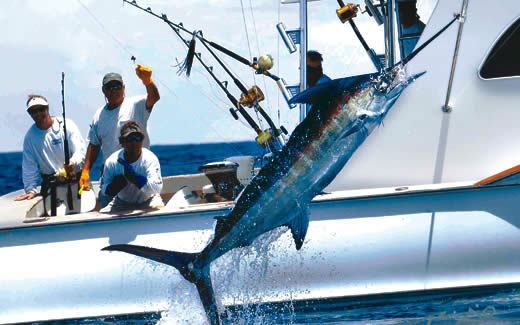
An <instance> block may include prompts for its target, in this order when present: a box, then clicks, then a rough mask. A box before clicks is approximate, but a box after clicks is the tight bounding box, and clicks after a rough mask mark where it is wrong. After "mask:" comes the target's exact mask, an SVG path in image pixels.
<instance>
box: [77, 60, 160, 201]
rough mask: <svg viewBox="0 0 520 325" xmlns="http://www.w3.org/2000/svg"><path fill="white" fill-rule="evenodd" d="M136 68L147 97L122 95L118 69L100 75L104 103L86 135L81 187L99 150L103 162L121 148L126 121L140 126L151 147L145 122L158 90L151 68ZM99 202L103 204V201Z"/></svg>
mask: <svg viewBox="0 0 520 325" xmlns="http://www.w3.org/2000/svg"><path fill="white" fill-rule="evenodd" d="M135 71H136V74H137V76H138V77H139V79H141V81H142V82H143V84H144V85H145V87H146V92H147V96H146V97H144V96H138V97H125V84H124V83H123V78H122V77H121V75H120V74H118V73H113V72H111V73H107V74H106V75H105V76H104V77H103V83H102V91H103V94H104V95H105V98H106V101H107V103H106V105H105V106H103V107H101V108H100V109H99V110H98V111H97V112H96V114H95V115H94V118H93V120H92V123H91V124H90V130H89V133H88V137H87V140H88V142H89V145H88V148H87V154H86V157H85V165H84V166H83V170H82V172H81V178H80V181H79V184H80V186H81V187H84V188H88V181H89V178H90V168H91V167H92V165H94V162H95V161H96V159H97V157H98V155H99V151H100V150H102V151H103V163H104V162H106V160H107V158H108V157H109V156H110V155H111V154H112V153H114V152H116V151H117V150H119V149H121V146H120V142H119V130H120V129H121V126H122V125H123V124H124V123H125V122H126V121H130V120H133V121H136V122H137V123H139V125H141V126H142V130H143V135H144V143H143V145H144V146H145V147H146V148H149V147H150V140H149V137H148V132H147V124H148V118H149V117H150V113H151V112H152V108H153V106H154V104H155V103H156V102H157V101H158V100H159V99H160V96H159V90H158V89H157V86H156V85H155V84H154V83H153V81H152V70H150V69H149V68H147V67H144V66H141V65H137V68H136V69H135ZM100 198H101V197H100ZM101 203H102V205H103V202H101Z"/></svg>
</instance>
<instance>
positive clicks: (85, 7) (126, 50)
mask: <svg viewBox="0 0 520 325" xmlns="http://www.w3.org/2000/svg"><path fill="white" fill-rule="evenodd" d="M76 1H78V3H79V4H80V5H81V6H82V7H83V8H84V9H85V11H86V12H87V13H88V14H89V16H90V17H91V18H92V19H93V20H94V21H95V22H96V23H97V24H98V25H99V26H100V27H101V29H102V30H103V32H104V33H105V34H107V35H108V36H109V37H110V38H112V40H113V41H114V42H115V43H116V44H117V45H118V46H119V47H120V48H121V49H122V50H123V51H125V52H126V53H128V54H129V55H130V57H131V58H133V59H134V60H135V56H134V55H133V53H132V52H130V51H129V50H128V48H126V47H125V46H124V45H123V43H122V42H121V41H119V40H118V39H117V38H116V37H115V36H114V35H113V34H111V33H110V32H109V31H108V29H107V28H106V27H105V26H104V25H103V24H102V23H101V21H100V20H99V19H98V18H97V17H96V16H95V15H94V14H93V13H92V12H91V11H90V10H89V9H88V7H87V6H86V5H85V4H83V3H82V2H81V0H76ZM156 74H157V73H156ZM154 80H156V81H157V82H159V83H160V84H161V85H162V86H163V87H164V88H166V89H167V90H168V91H169V92H170V93H171V94H172V95H173V96H174V97H175V98H176V99H177V100H178V101H180V102H182V104H183V105H184V106H185V107H190V106H189V105H187V104H186V102H184V100H182V98H181V97H180V96H178V95H177V94H176V93H175V91H173V89H171V88H170V87H168V86H167V85H166V84H165V83H164V82H163V81H162V80H161V79H159V78H157V77H155V78H154ZM185 110H186V109H185ZM186 111H191V112H195V114H196V115H197V116H198V118H199V120H205V119H203V118H202V116H201V115H200V113H198V112H197V110H191V109H190V110H186ZM241 122H242V121H241ZM242 123H243V122H242ZM208 124H209V127H210V128H211V129H212V130H213V131H214V132H215V133H216V134H217V135H218V136H219V137H221V138H223V139H227V140H228V141H229V142H231V140H230V139H229V138H228V137H225V136H223V135H222V134H220V132H219V131H217V129H216V128H215V127H214V126H213V124H211V123H208ZM231 147H232V148H233V150H234V151H236V152H237V153H240V151H239V150H238V149H236V148H234V147H233V146H231Z"/></svg>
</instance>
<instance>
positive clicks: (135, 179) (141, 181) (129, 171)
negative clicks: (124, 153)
mask: <svg viewBox="0 0 520 325" xmlns="http://www.w3.org/2000/svg"><path fill="white" fill-rule="evenodd" d="M117 162H118V163H120V164H121V165H123V167H124V168H125V177H126V178H127V179H128V180H129V181H130V183H132V184H134V185H135V186H137V187H138V188H142V187H143V186H145V185H146V183H148V179H147V178H146V177H145V176H141V175H137V173H136V172H135V170H134V168H133V167H132V165H130V164H129V163H128V162H127V161H126V160H124V159H121V158H119V159H117Z"/></svg>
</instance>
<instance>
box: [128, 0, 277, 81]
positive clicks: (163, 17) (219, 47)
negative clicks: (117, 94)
mask: <svg viewBox="0 0 520 325" xmlns="http://www.w3.org/2000/svg"><path fill="white" fill-rule="evenodd" d="M123 2H126V3H128V4H130V5H132V6H134V7H136V8H139V9H141V10H143V11H145V12H147V13H149V14H150V15H152V16H155V17H157V18H159V19H161V20H163V21H164V22H166V23H168V24H169V25H171V26H174V27H175V28H177V29H180V30H182V31H183V32H186V33H188V34H191V35H194V34H195V32H192V31H190V30H188V29H186V28H185V27H184V26H183V25H182V23H179V24H176V23H174V22H172V21H170V20H168V18H167V17H166V15H165V14H162V15H160V16H159V15H158V14H156V13H154V12H153V11H152V9H151V8H150V7H148V8H143V7H141V6H139V5H138V4H137V1H136V0H132V1H129V0H123ZM199 39H200V40H201V41H205V42H207V44H209V45H211V46H212V47H214V48H215V49H217V50H219V51H220V52H222V53H224V54H226V55H228V56H230V57H232V58H233V59H235V60H237V61H239V62H241V63H243V64H245V65H247V66H249V67H251V68H253V69H254V70H255V71H256V73H258V74H263V75H265V76H267V77H269V78H271V79H273V80H274V81H278V80H280V78H279V77H278V76H275V75H274V74H271V73H270V72H269V71H266V70H264V69H262V68H260V67H259V66H258V64H257V63H254V62H251V61H249V60H248V59H246V58H244V57H242V56H240V55H238V54H236V53H235V52H233V51H231V50H229V49H227V48H225V47H223V46H222V45H219V44H217V43H215V42H212V41H210V40H207V39H205V38H204V37H202V36H200V38H199Z"/></svg>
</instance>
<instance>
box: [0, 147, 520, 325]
mask: <svg viewBox="0 0 520 325" xmlns="http://www.w3.org/2000/svg"><path fill="white" fill-rule="evenodd" d="M151 149H152V151H153V152H154V153H155V154H156V155H157V156H158V157H159V160H160V163H161V169H162V174H163V176H168V175H182V174H193V173H198V172H199V171H198V168H199V167H200V166H201V165H204V164H206V163H209V162H215V161H222V160H223V159H224V158H226V157H229V156H234V155H260V154H262V150H261V149H260V148H259V147H258V146H257V145H256V144H255V143H254V142H238V143H215V144H193V145H191V144H186V145H165V146H152V148H151ZM21 163H22V154H21V153H20V152H14V153H0V180H1V181H2V182H1V183H0V184H2V185H1V186H0V195H3V194H6V193H9V192H11V191H15V190H18V189H20V188H22V186H23V184H22V177H21ZM100 173H101V164H100V161H98V162H97V163H96V165H95V166H94V168H93V170H92V174H91V178H92V179H93V180H97V179H99V176H100ZM169 323H170V322H169V321H168V317H167V315H164V314H161V313H147V314H132V315H120V316H107V317H98V318H82V319H73V320H67V321H60V322H39V323H37V324H60V325H61V324H105V325H106V324H113V325H122V324H135V325H145V324H159V325H163V324H169ZM223 323H224V324H474V323H478V324H520V286H519V287H517V286H489V287H484V288H482V287H481V288H473V289H466V290H458V291H438V292H429V293H424V294H400V295H383V296H378V297H361V298H356V299H354V298H348V299H327V300H315V301H304V302H287V303H277V304H262V305H249V306H233V307H228V308H227V310H226V311H225V313H224V316H223Z"/></svg>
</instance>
